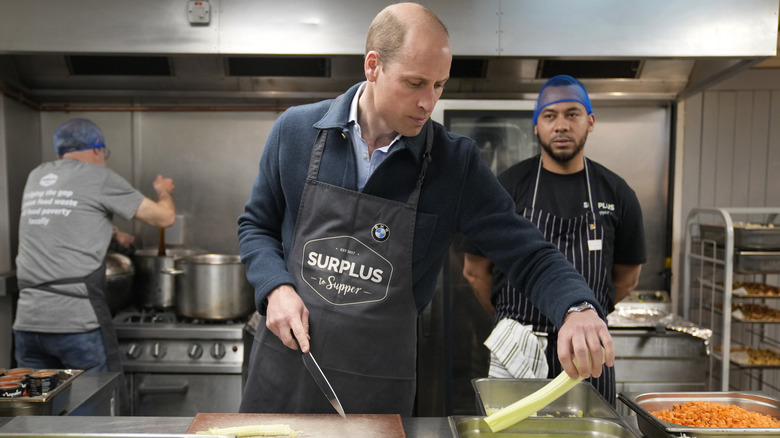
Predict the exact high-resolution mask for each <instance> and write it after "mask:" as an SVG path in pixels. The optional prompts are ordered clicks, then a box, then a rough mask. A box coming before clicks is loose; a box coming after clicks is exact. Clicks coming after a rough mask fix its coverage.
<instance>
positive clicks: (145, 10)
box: [0, 0, 778, 57]
mask: <svg viewBox="0 0 780 438" xmlns="http://www.w3.org/2000/svg"><path fill="white" fill-rule="evenodd" d="M208 3H210V5H211V11H212V12H211V16H212V17H211V23H210V24H209V25H191V24H190V23H189V22H188V20H187V2H186V1H159V0H135V1H132V2H106V1H103V0H71V1H68V2H51V1H47V0H25V1H6V2H3V14H2V15H0V53H2V52H10V53H13V52H16V53H19V52H36V51H44V52H46V51H49V52H57V51H69V52H92V53H233V54H242V53H243V54H256V53H267V54H273V53H278V54H330V55H335V54H362V53H363V43H364V41H365V32H366V30H367V29H368V24H369V22H370V21H371V19H372V18H373V16H374V15H376V13H377V12H379V11H380V10H381V9H382V8H383V7H384V6H386V5H388V4H390V3H393V2H391V1H387V0H364V1H359V2H357V1H348V0H337V1H328V2H323V1H318V0H295V1H285V0H267V1H262V2H260V1H256V0H211V1H210V2H208ZM420 3H421V4H423V5H425V6H427V7H429V8H430V9H431V10H432V11H434V12H435V13H436V14H438V15H439V16H440V18H441V19H442V20H443V21H444V22H445V23H446V24H447V26H448V28H449V30H450V34H451V36H452V47H453V51H454V53H456V54H459V55H463V56H465V55H483V56H494V55H501V56H552V57H559V56H639V57H648V56H649V57H656V56H661V57H668V56H762V55H763V56H772V55H774V50H775V42H776V38H777V11H778V4H777V1H776V0H743V1H740V2H735V1H733V0H687V1H685V2H680V1H677V0H661V1H656V2H614V1H613V0H591V1H588V2H582V1H577V0H569V1H566V0H556V1H547V0H535V1H531V0H527V1H506V0H503V1H502V0H480V1H473V0H422V1H420ZM63 17H67V19H63ZM551 29H565V33H563V34H562V35H567V36H572V37H570V38H550V37H549V36H550V30H551ZM480 32H481V33H482V34H483V35H484V37H483V38H474V35H475V34H478V33H480ZM576 36H586V37H576Z"/></svg>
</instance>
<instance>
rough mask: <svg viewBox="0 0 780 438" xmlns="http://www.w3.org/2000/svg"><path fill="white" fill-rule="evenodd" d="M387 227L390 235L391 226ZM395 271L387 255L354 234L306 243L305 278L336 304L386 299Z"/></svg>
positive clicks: (320, 294)
mask: <svg viewBox="0 0 780 438" xmlns="http://www.w3.org/2000/svg"><path fill="white" fill-rule="evenodd" d="M383 230H384V233H382V234H384V236H387V232H386V230H387V228H386V227H385V228H384V229H383ZM378 231H379V230H375V232H374V235H375V236H376V234H377V232H378ZM392 274H393V265H392V264H390V262H389V261H388V260H387V259H386V258H384V257H382V256H381V255H379V253H377V252H376V251H374V250H373V249H371V248H369V247H368V246H366V245H365V244H364V243H363V242H361V241H360V240H358V239H356V238H354V237H352V236H337V237H327V238H323V239H314V240H310V241H308V242H306V243H305V244H304V246H303V263H302V266H301V278H302V279H303V281H305V282H306V284H308V285H309V286H310V287H311V288H312V290H314V292H316V293H317V294H318V295H319V296H320V297H322V298H323V299H324V300H325V301H329V302H331V303H333V304H337V305H345V304H360V303H369V302H375V301H382V300H384V299H385V298H386V297H387V292H388V288H389V285H390V279H391V277H392Z"/></svg>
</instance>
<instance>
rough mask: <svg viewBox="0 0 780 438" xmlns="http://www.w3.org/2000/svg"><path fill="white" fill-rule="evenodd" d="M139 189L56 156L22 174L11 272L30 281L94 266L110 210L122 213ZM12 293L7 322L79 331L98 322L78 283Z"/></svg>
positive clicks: (79, 273)
mask: <svg viewBox="0 0 780 438" xmlns="http://www.w3.org/2000/svg"><path fill="white" fill-rule="evenodd" d="M143 199H144V195H143V194H142V193H140V192H139V191H138V190H136V189H135V188H133V187H132V186H131V185H130V183H128V182H127V181H126V180H125V179H124V178H122V177H121V176H119V175H118V174H117V173H116V172H114V171H112V170H111V169H108V168H105V167H102V166H99V165H96V164H92V163H85V162H82V161H77V160H73V159H69V158H66V159H62V160H57V161H52V162H47V163H43V164H41V165H40V166H38V167H37V168H35V169H34V170H33V171H32V172H30V175H29V176H28V177H27V184H26V185H25V188H24V194H23V198H22V214H21V218H20V220H19V254H18V255H17V257H16V269H17V272H16V275H17V278H18V281H19V282H20V284H31V285H38V284H44V283H48V282H51V281H55V280H61V279H64V278H73V277H84V276H86V275H88V274H90V273H92V272H93V271H95V270H96V269H98V268H99V267H100V266H101V265H102V263H103V260H104V258H105V256H106V251H107V249H108V245H109V243H110V241H111V232H112V227H113V225H112V220H113V215H114V214H116V215H118V216H120V217H122V218H124V219H127V220H130V219H132V218H133V216H134V215H135V212H136V210H137V209H138V207H139V206H140V205H141V201H142V200H143ZM55 288H57V289H59V290H62V291H63V293H62V294H57V293H52V292H47V291H44V290H39V289H35V288H34V287H30V288H26V289H22V290H21V291H20V293H19V301H18V306H17V314H16V321H15V322H14V327H13V328H14V330H22V331H33V332H46V333H82V332H86V331H90V330H94V329H96V328H98V327H99V325H98V321H97V317H96V316H95V312H94V310H93V309H92V306H91V304H90V302H89V299H88V298H87V289H86V286H85V285H84V284H83V283H76V284H69V285H60V286H55Z"/></svg>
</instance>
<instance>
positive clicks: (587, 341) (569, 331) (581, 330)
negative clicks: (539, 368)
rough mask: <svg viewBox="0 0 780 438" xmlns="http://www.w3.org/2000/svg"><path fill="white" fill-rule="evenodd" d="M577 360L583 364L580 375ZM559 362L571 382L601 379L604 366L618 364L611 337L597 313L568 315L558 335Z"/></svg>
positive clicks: (585, 312)
mask: <svg viewBox="0 0 780 438" xmlns="http://www.w3.org/2000/svg"><path fill="white" fill-rule="evenodd" d="M602 347H604V351H603V352H602ZM575 358H576V360H577V363H578V364H580V366H579V371H578V370H577V366H575V365H574V359H575ZM558 359H559V360H560V361H561V365H562V366H563V369H564V371H566V373H567V374H568V375H569V376H570V377H571V378H576V377H578V376H582V377H583V378H588V377H591V376H592V377H599V376H600V375H601V368H602V365H603V364H604V363H606V364H607V366H610V367H611V366H612V365H614V364H615V347H614V345H613V343H612V336H610V334H609V329H608V328H607V324H606V323H605V322H604V321H603V320H602V319H601V318H600V317H599V315H598V313H596V311H595V310H585V311H582V312H571V313H569V314H568V315H566V318H565V319H564V320H563V326H562V327H561V329H560V331H559V332H558Z"/></svg>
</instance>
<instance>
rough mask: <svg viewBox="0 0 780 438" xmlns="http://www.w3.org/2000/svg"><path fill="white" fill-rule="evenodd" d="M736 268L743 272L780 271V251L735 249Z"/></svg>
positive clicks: (762, 272)
mask: <svg viewBox="0 0 780 438" xmlns="http://www.w3.org/2000/svg"><path fill="white" fill-rule="evenodd" d="M734 270H735V271H737V272H740V273H743V274H764V273H772V272H775V273H778V272H780V251H736V250H735V251H734Z"/></svg>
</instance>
